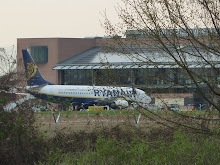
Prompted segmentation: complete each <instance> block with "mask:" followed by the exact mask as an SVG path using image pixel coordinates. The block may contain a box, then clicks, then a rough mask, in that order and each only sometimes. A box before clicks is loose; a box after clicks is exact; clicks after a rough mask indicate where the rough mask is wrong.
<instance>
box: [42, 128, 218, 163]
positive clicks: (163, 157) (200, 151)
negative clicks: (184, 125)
mask: <svg viewBox="0 0 220 165" xmlns="http://www.w3.org/2000/svg"><path fill="white" fill-rule="evenodd" d="M172 137H173V140H172V141H171V142H167V141H165V139H160V138H158V137H155V140H154V141H150V140H149V139H148V138H147V137H144V136H143V137H142V138H139V139H138V138H135V137H134V136H133V137H131V138H130V141H127V139H125V140H123V139H117V138H113V137H111V138H109V137H106V136H103V135H99V136H98V138H97V141H96V142H95V144H94V146H93V147H91V146H89V145H88V146H87V147H86V149H85V150H84V151H80V152H79V151H78V152H70V151H69V152H63V150H62V149H61V148H57V149H56V150H53V151H50V152H49V153H48V155H47V159H46V161H45V162H41V164H150V165H151V164H219V159H220V144H219V139H218V138H216V137H215V136H213V137H208V138H207V137H206V138H205V137H201V136H198V135H196V136H195V135H193V134H187V133H185V132H184V131H182V130H181V129H179V130H177V131H175V132H174V135H173V136H172Z"/></svg>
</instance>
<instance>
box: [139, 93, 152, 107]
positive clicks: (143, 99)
mask: <svg viewBox="0 0 220 165" xmlns="http://www.w3.org/2000/svg"><path fill="white" fill-rule="evenodd" d="M140 101H141V102H143V103H146V104H149V103H150V102H151V98H150V97H149V96H148V95H147V94H146V93H145V92H144V93H142V94H141V96H140Z"/></svg>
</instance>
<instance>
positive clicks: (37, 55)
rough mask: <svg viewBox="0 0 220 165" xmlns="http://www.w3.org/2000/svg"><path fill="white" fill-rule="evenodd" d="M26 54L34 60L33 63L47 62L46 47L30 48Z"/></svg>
mask: <svg viewBox="0 0 220 165" xmlns="http://www.w3.org/2000/svg"><path fill="white" fill-rule="evenodd" d="M28 52H29V53H30V55H31V56H32V58H33V59H34V61H35V63H47V62H48V47H47V46H30V47H28Z"/></svg>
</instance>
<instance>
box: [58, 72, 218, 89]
mask: <svg viewBox="0 0 220 165" xmlns="http://www.w3.org/2000/svg"><path fill="white" fill-rule="evenodd" d="M190 70H191V73H193V74H191V75H189V74H188V73H187V71H186V70H183V69H180V68H151V69H149V68H147V69H94V70H89V69H85V70H77V69H75V70H64V71H62V79H61V82H62V84H66V85H119V86H120V85H125V86H130V85H131V84H135V85H140V86H144V85H148V86H150V87H168V86H173V85H177V86H185V85H188V86H193V85H194V83H193V82H195V81H196V82H198V83H199V84H205V83H207V82H209V81H210V82H212V83H213V84H216V83H218V82H219V81H220V78H219V77H220V74H219V69H216V68H215V69H211V68H199V69H198V68H193V69H190Z"/></svg>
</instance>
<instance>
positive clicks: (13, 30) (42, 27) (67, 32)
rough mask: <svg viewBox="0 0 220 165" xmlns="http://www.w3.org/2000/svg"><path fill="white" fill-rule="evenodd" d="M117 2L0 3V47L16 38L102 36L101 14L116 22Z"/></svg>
mask: <svg viewBox="0 0 220 165" xmlns="http://www.w3.org/2000/svg"><path fill="white" fill-rule="evenodd" d="M119 2H120V0H0V18H1V21H0V47H8V46H12V45H15V46H16V45H17V38H47V37H52V38H55V37H67V38H84V37H94V36H104V35H105V30H104V28H103V27H102V25H101V23H100V22H103V20H104V19H103V16H102V14H103V13H104V11H105V10H106V12H107V15H108V17H109V19H110V20H111V21H113V22H117V19H118V18H117V13H116V11H115V6H117V3H119Z"/></svg>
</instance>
